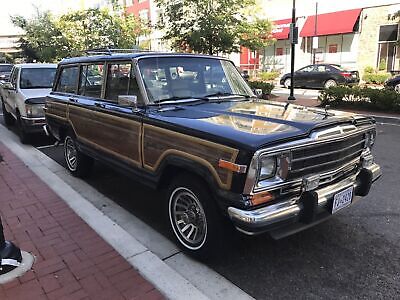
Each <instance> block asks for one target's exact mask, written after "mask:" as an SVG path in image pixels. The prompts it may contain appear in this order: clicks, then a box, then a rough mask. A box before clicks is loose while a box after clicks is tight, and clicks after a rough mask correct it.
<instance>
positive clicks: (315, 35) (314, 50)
mask: <svg viewBox="0 0 400 300" xmlns="http://www.w3.org/2000/svg"><path fill="white" fill-rule="evenodd" d="M317 26H318V2H315V22H314V37H313V52H314V54H313V64H315V55H316V52H317V48H318V45H314V39H315V40H316V39H317V28H318V27H317ZM315 46H317V47H315Z"/></svg>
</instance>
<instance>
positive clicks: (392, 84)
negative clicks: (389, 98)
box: [385, 75, 400, 93]
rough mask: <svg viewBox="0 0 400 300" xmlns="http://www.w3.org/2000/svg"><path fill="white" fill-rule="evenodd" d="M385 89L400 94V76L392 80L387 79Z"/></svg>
mask: <svg viewBox="0 0 400 300" xmlns="http://www.w3.org/2000/svg"><path fill="white" fill-rule="evenodd" d="M385 87H386V88H388V89H393V90H395V91H396V92H397V93H400V75H397V76H395V77H393V78H390V79H388V80H387V81H386V82H385Z"/></svg>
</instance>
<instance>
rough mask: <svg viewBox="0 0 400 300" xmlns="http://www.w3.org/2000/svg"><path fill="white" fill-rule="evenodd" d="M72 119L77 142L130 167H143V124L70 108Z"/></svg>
mask: <svg viewBox="0 0 400 300" xmlns="http://www.w3.org/2000/svg"><path fill="white" fill-rule="evenodd" d="M69 119H70V122H71V124H72V126H73V128H74V130H75V133H76V135H77V137H78V139H80V140H82V141H83V142H85V143H87V144H89V145H91V146H92V147H95V148H97V149H99V150H102V151H104V152H107V153H109V154H111V155H113V156H116V157H118V158H120V159H122V160H124V161H126V162H127V163H129V164H133V165H136V166H142V163H141V153H140V151H141V148H140V135H141V124H140V122H137V121H134V120H130V119H128V118H124V117H119V116H115V115H111V114H109V113H106V112H98V111H91V110H89V109H86V108H81V107H77V106H70V108H69Z"/></svg>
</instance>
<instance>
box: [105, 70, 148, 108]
mask: <svg viewBox="0 0 400 300" xmlns="http://www.w3.org/2000/svg"><path fill="white" fill-rule="evenodd" d="M119 95H136V96H137V97H138V102H139V103H140V102H141V101H142V99H141V95H140V92H139V87H138V84H137V81H136V78H135V75H134V72H133V68H132V64H131V63H126V62H123V63H122V62H121V63H115V64H109V65H108V67H107V86H106V96H105V97H106V99H108V100H113V101H118V96H119Z"/></svg>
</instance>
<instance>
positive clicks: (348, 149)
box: [287, 133, 365, 179]
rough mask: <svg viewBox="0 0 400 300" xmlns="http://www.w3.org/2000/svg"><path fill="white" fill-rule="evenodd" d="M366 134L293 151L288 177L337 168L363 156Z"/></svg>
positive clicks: (297, 176) (292, 177)
mask: <svg viewBox="0 0 400 300" xmlns="http://www.w3.org/2000/svg"><path fill="white" fill-rule="evenodd" d="M364 144H365V135H364V134H363V133H360V134H357V135H353V136H351V137H348V138H346V139H344V140H340V141H327V142H325V143H322V144H317V145H311V146H304V147H302V148H299V149H293V150H292V151H291V154H292V160H291V170H290V171H289V174H288V178H287V179H294V178H299V177H302V176H304V175H307V174H314V173H323V172H327V171H329V170H333V169H337V168H339V167H341V166H343V165H345V164H348V163H350V162H351V161H354V160H355V159H356V158H358V157H360V156H361V153H362V151H363V149H364Z"/></svg>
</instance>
